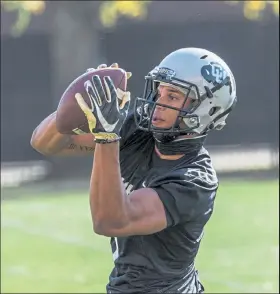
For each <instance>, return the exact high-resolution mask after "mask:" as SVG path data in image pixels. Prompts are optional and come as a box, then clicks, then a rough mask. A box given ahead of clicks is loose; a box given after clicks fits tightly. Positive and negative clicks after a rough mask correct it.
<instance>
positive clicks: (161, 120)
mask: <svg viewBox="0 0 280 294" xmlns="http://www.w3.org/2000/svg"><path fill="white" fill-rule="evenodd" d="M162 122H164V119H162V118H160V117H158V116H156V115H154V116H153V118H152V124H153V125H157V124H160V123H162Z"/></svg>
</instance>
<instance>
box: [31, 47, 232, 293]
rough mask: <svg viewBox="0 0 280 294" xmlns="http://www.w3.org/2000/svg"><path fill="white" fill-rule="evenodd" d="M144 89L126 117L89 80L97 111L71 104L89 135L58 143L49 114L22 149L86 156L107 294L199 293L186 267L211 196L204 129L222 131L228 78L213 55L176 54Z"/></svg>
mask: <svg viewBox="0 0 280 294" xmlns="http://www.w3.org/2000/svg"><path fill="white" fill-rule="evenodd" d="M112 66H113V67H117V66H118V65H117V64H113V65H112ZM100 67H101V68H102V67H106V65H101V66H99V68H100ZM129 76H130V73H127V77H129ZM145 80H146V84H145V90H144V94H143V96H142V97H138V98H136V100H135V107H134V113H132V114H128V105H129V100H130V93H129V92H123V91H121V90H120V89H116V88H115V87H114V85H113V83H112V81H111V79H110V78H109V77H105V78H104V84H105V87H104V88H103V86H102V83H101V80H100V78H99V77H98V76H94V77H93V80H92V81H91V83H92V89H94V91H93V92H94V98H95V99H96V100H98V101H102V107H99V106H98V104H97V103H94V104H95V108H94V109H93V110H90V109H89V107H88V106H87V104H86V103H85V102H84V100H83V97H76V99H77V102H78V104H79V105H80V107H81V109H82V110H83V112H84V113H85V115H86V117H87V120H88V123H89V127H90V129H91V132H92V134H93V135H92V136H91V137H90V135H86V136H67V135H61V134H59V133H58V132H57V130H56V126H55V116H56V114H55V113H54V114H52V115H50V116H49V117H48V118H46V119H45V120H44V121H43V122H42V123H41V124H40V125H39V126H38V127H37V128H36V129H35V131H34V133H33V136H32V139H31V144H32V146H33V147H34V148H35V149H36V150H38V151H39V152H41V153H43V154H46V155H48V154H52V155H54V154H61V155H62V154H68V155H69V154H81V153H88V154H90V155H93V154H94V160H93V167H92V173H91V179H90V192H89V197H90V208H91V214H92V222H93V228H94V231H95V232H96V233H97V234H101V235H104V236H108V237H111V247H112V254H113V260H114V268H113V270H112V272H111V274H110V277H109V282H108V284H107V293H203V291H204V288H203V286H202V284H201V282H200V281H199V277H198V272H197V270H196V267H195V258H196V256H197V253H198V249H199V245H200V242H201V239H202V237H203V232H204V227H205V225H206V223H207V222H208V221H209V219H210V217H211V215H212V213H213V207H214V200H215V196H216V193H217V189H218V179H217V176H216V172H215V170H214V168H213V166H212V163H211V158H210V156H209V154H208V152H207V150H206V149H205V148H204V143H205V139H206V137H207V135H208V133H209V132H210V131H211V130H214V129H216V130H220V129H222V128H223V127H224V126H225V121H226V118H227V117H228V115H229V112H230V111H231V110H232V108H233V107H234V105H235V103H236V84H235V79H234V76H233V74H232V72H231V70H230V69H229V67H228V65H227V64H226V63H225V62H224V61H223V60H222V59H221V58H220V57H218V56H217V55H216V54H214V53H212V52H210V51H208V50H205V49H199V48H183V49H179V50H176V51H174V52H172V53H170V54H169V55H167V56H166V57H165V58H164V59H163V60H162V61H161V62H160V63H159V64H158V66H157V67H155V68H154V69H153V70H152V71H150V72H149V73H148V75H147V76H146V77H145ZM91 95H92V93H91ZM97 120H98V121H99V122H100V124H99V125H100V126H99V127H98V128H96V121H97ZM112 120H113V122H112ZM108 121H110V122H111V123H108ZM85 142H89V143H87V144H86V143H85ZM93 150H94V151H93Z"/></svg>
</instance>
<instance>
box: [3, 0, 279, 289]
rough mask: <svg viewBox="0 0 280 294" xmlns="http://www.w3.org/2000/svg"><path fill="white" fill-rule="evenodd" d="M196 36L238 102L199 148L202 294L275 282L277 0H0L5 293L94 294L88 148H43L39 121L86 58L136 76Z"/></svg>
mask: <svg viewBox="0 0 280 294" xmlns="http://www.w3.org/2000/svg"><path fill="white" fill-rule="evenodd" d="M182 47H202V48H205V49H208V50H210V51H213V52H215V53H217V54H218V55H219V56H220V57H222V58H223V59H224V60H225V61H226V62H227V63H228V65H229V66H230V68H231V69H232V71H233V73H234V75H235V78H236V83H237V95H238V103H237V106H236V108H235V109H234V111H233V112H232V113H231V114H230V116H229V118H228V125H227V126H226V127H225V128H224V129H223V130H222V131H219V132H213V133H211V135H210V136H209V138H208V140H207V147H208V149H209V151H210V154H211V155H212V157H213V162H214V166H215V168H216V169H217V172H218V174H219V176H220V186H221V187H220V190H219V193H218V196H217V204H216V212H215V213H214V216H213V218H212V220H211V221H210V223H209V225H208V226H207V228H206V235H205V238H204V240H203V242H202V245H201V251H200V253H199V256H198V258H197V266H198V269H199V271H200V272H201V279H202V281H203V282H204V284H205V287H206V290H207V292H208V293H256V292H258V293H279V290H278V289H279V282H278V279H279V264H278V259H279V233H278V231H279V222H278V220H279V209H278V206H279V191H278V189H279V187H278V186H279V184H278V183H279V180H278V175H279V172H278V168H279V144H278V142H279V1H244V2H243V1H52V2H50V1H35V0H34V1H5V0H4V1H1V293H19V292H21V293H24V292H29V293H35V292H36V293H46V292H48V293H55V292H56V293H97V292H98V293H102V292H103V293H104V292H105V285H106V283H107V280H108V275H109V273H110V271H111V267H112V258H111V252H110V246H109V239H108V238H105V237H101V236H97V235H95V234H94V233H93V231H92V227H91V220H90V213H89V208H88V198H87V197H88V196H87V191H88V183H89V176H90V170H91V165H92V158H90V157H75V158H56V157H44V156H42V155H40V154H39V153H37V152H36V151H35V150H33V149H32V148H31V146H30V138H31V135H32V132H33V130H34V129H35V127H36V126H37V125H38V124H39V123H40V122H41V121H42V120H43V119H44V118H45V117H46V116H48V115H49V114H50V113H51V112H53V111H55V109H56V108H57V105H58V102H59V100H60V97H61V95H62V93H63V92H64V90H65V89H66V87H67V86H68V85H69V83H70V82H72V81H73V80H74V79H75V78H76V77H77V76H79V75H80V74H81V73H83V72H84V71H85V70H86V69H87V68H90V67H96V66H97V65H99V64H101V63H107V64H111V63H113V62H118V63H119V65H120V66H121V67H123V68H124V69H126V70H128V71H131V72H132V73H133V76H132V78H131V79H130V83H129V90H130V91H131V92H132V95H133V96H135V97H136V96H139V95H142V92H143V89H144V88H143V87H144V76H145V75H146V74H147V73H148V72H149V71H150V70H151V69H152V68H154V67H155V66H156V65H157V64H158V63H159V62H160V60H161V59H162V58H163V57H164V56H165V55H167V54H169V53H170V52H171V51H173V50H176V49H178V48H182Z"/></svg>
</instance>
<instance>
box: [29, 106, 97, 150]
mask: <svg viewBox="0 0 280 294" xmlns="http://www.w3.org/2000/svg"><path fill="white" fill-rule="evenodd" d="M30 143H31V146H32V147H33V148H34V149H35V150H37V151H38V152H40V153H42V154H43V155H46V156H49V155H52V156H53V155H59V156H61V155H62V156H63V155H66V156H67V155H69V156H71V155H91V156H92V155H93V151H94V146H95V143H94V140H93V135H92V134H87V135H63V134H60V133H59V132H58V131H57V128H56V111H55V112H54V113H52V114H50V115H49V116H48V117H46V118H45V119H44V120H43V121H42V122H41V123H40V124H39V125H38V126H37V127H36V129H35V130H34V131H33V134H32V137H31V141H30Z"/></svg>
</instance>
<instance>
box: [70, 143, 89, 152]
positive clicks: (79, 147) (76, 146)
mask: <svg viewBox="0 0 280 294" xmlns="http://www.w3.org/2000/svg"><path fill="white" fill-rule="evenodd" d="M67 149H71V150H80V151H87V152H93V151H94V147H90V146H82V145H76V144H70V145H69V146H68V147H67Z"/></svg>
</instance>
